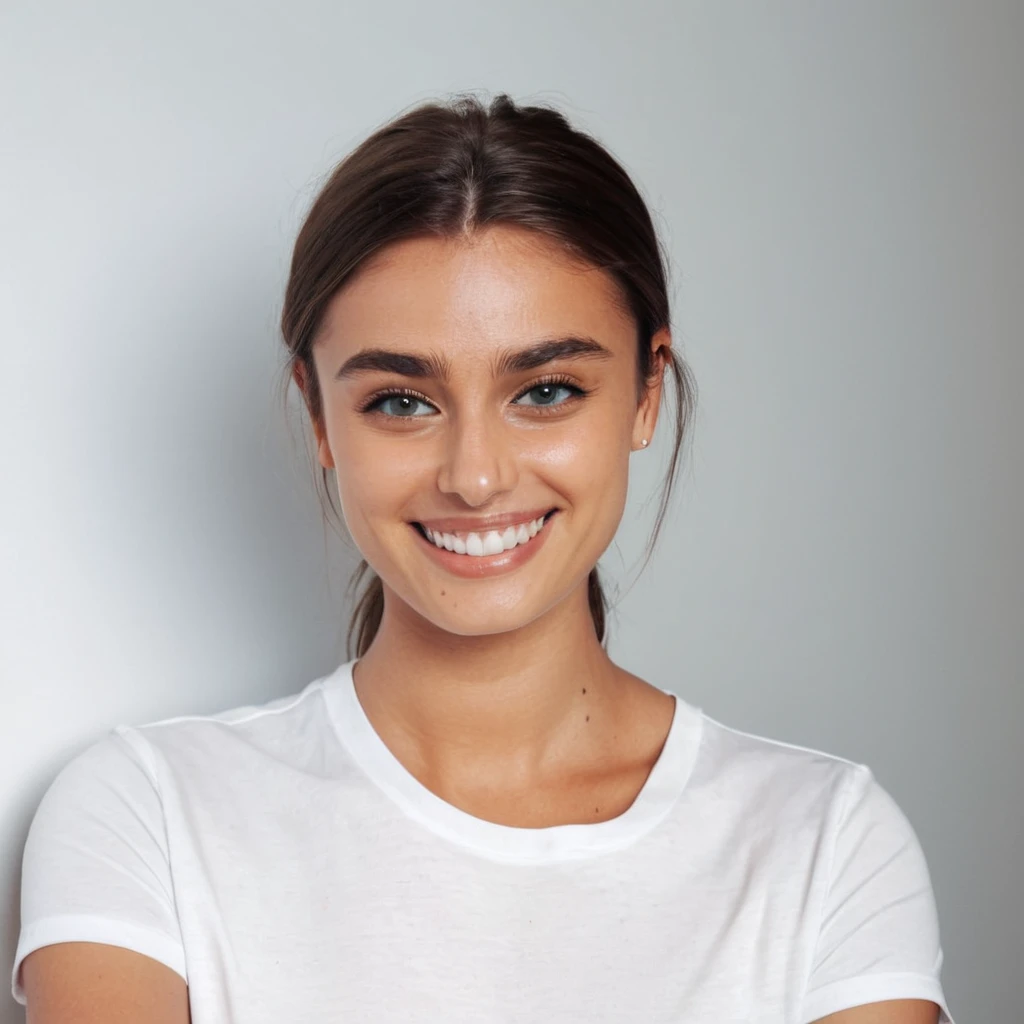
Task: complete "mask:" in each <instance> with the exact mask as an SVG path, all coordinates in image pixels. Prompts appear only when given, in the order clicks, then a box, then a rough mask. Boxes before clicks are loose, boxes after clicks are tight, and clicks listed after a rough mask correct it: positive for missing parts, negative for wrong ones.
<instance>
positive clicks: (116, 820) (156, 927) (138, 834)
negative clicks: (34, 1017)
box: [11, 732, 187, 1020]
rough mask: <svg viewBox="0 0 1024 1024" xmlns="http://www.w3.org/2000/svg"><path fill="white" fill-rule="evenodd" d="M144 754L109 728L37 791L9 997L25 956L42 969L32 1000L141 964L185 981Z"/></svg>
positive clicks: (134, 970)
mask: <svg viewBox="0 0 1024 1024" xmlns="http://www.w3.org/2000/svg"><path fill="white" fill-rule="evenodd" d="M147 753H148V751H147V749H146V748H144V747H140V748H136V746H135V745H134V744H133V743H131V742H129V740H128V739H126V738H125V736H124V735H119V734H118V733H117V732H114V733H110V734H108V735H107V736H106V737H104V738H103V739H101V740H99V741H97V742H96V743H94V744H93V745H92V746H90V747H88V748H86V750H84V751H83V752H82V753H80V754H79V755H78V756H77V757H75V758H74V759H73V760H72V761H70V762H69V763H68V764H67V765H65V767H64V768H63V770H62V771H61V772H60V773H59V774H58V775H57V777H56V779H54V781H53V782H52V783H51V785H50V787H49V789H48V790H47V792H46V793H45V794H44V796H43V798H42V800H41V802H40V804H39V807H38V809H37V810H36V813H35V816H34V817H33V819H32V824H31V826H30V827H29V833H28V838H27V840H26V843H25V850H24V854H23V858H22V879H21V932H20V935H19V939H18V947H17V950H16V951H15V960H14V965H13V972H12V976H11V984H12V989H11V991H12V994H13V995H14V998H15V999H16V1000H17V1001H18V1002H20V1003H23V1004H25V1003H27V990H26V989H25V986H24V981H25V978H24V975H25V971H24V965H25V964H26V963H27V962H28V959H29V958H30V957H32V958H34V959H33V963H34V964H36V965H39V964H42V965H43V966H42V968H40V967H39V966H36V967H35V968H34V970H35V972H36V974H37V986H36V992H37V999H43V1000H46V999H49V998H58V996H60V997H61V998H69V999H75V998H76V996H75V991H76V990H77V989H78V988H79V987H81V986H85V987H84V988H82V993H83V998H85V994H86V992H87V991H88V990H89V988H88V987H89V986H95V985H99V984H112V985H115V986H116V985H117V984H120V983H121V980H122V979H130V978H135V977H137V976H138V975H139V972H140V971H145V970H152V969H153V968H152V967H148V966H146V964H147V962H148V961H154V962H155V963H156V964H157V966H158V967H162V968H164V970H167V971H170V972H171V973H172V974H175V975H176V976H177V978H178V980H179V981H180V983H181V985H182V986H184V985H185V984H186V982H187V970H186V957H185V949H184V944H183V941H182V937H181V930H180V924H179V920H178V914H177V905H176V900H175V891H174V881H173V877H172V873H171V863H170V854H169V849H168V842H167V830H166V822H165V820H164V813H163V803H162V797H161V794H160V791H159V785H158V781H157V776H156V774H155V771H154V768H153V766H152V765H151V764H150V763H149V760H148V758H147V756H146V754H147ZM37 953H38V954H39V955H38V956H36V954H37ZM53 963H56V964H57V966H56V967H52V968H49V969H47V966H46V965H47V964H53ZM139 963H142V964H143V966H138V967H132V964H139ZM40 970H43V972H44V973H43V975H42V977H41V980H40V976H39V971H40ZM160 973H161V972H159V971H158V972H157V974H158V975H159V974H160ZM54 985H56V986H58V988H57V989H54V987H53V986H54ZM39 992H42V993H43V994H42V995H39V994H38V993H39ZM54 993H55V994H54ZM43 1019H46V1018H43ZM52 1019H54V1020H58V1019H61V1018H60V1017H59V1016H58V1017H56V1018H52ZM64 1019H66V1020H67V1019H70V1018H67V1017H65V1018H64ZM85 1019H91V1018H85ZM140 1019H145V1018H140Z"/></svg>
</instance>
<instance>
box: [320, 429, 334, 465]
mask: <svg viewBox="0 0 1024 1024" xmlns="http://www.w3.org/2000/svg"><path fill="white" fill-rule="evenodd" d="M316 454H317V458H318V459H319V460H320V465H321V466H323V467H324V469H334V456H333V455H332V454H331V446H330V445H329V444H328V443H327V437H326V435H325V436H323V437H320V436H319V435H318V436H317V443H316Z"/></svg>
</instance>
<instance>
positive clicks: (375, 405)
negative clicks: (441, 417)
mask: <svg viewBox="0 0 1024 1024" xmlns="http://www.w3.org/2000/svg"><path fill="white" fill-rule="evenodd" d="M388 405H390V406H391V408H390V409H388V408H387V407H388ZM417 405H422V406H423V407H424V409H425V410H426V411H425V412H415V411H414V410H415V408H416V406H417ZM363 411H364V412H370V411H380V412H382V413H384V415H385V416H394V417H395V418H396V419H410V418H412V417H415V416H429V415H430V414H431V413H432V412H433V408H432V407H431V406H430V405H429V404H428V403H427V402H425V401H423V399H422V398H417V397H416V396H415V395H406V394H402V393H401V392H398V393H392V394H390V395H381V396H380V397H379V398H378V399H376V400H375V401H373V402H371V403H370V405H368V406H367V407H366V408H365V409H364V410H363Z"/></svg>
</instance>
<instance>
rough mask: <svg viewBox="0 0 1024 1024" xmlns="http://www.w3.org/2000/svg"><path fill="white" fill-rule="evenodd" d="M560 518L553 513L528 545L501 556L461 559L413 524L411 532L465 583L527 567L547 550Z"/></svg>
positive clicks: (435, 558) (437, 560)
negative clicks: (539, 553)
mask: <svg viewBox="0 0 1024 1024" xmlns="http://www.w3.org/2000/svg"><path fill="white" fill-rule="evenodd" d="M557 517H558V513H557V512H553V513H552V514H551V515H550V516H548V518H547V519H546V520H545V522H544V525H543V526H542V527H541V528H540V529H539V530H538V531H537V532H536V533H535V534H534V535H533V536H532V537H531V538H530V539H529V540H528V541H527V542H526V543H525V544H517V545H516V546H515V547H514V548H512V549H511V550H509V551H502V552H501V553H500V554H497V555H480V556H474V555H460V554H457V553H456V552H454V551H449V550H448V549H447V548H439V547H438V546H437V545H436V544H435V543H434V542H433V541H430V540H427V538H426V537H424V536H423V534H422V533H420V530H419V527H418V526H413V525H412V523H410V524H409V529H410V530H412V532H413V533H414V534H416V536H417V538H418V539H419V542H420V543H421V544H422V545H423V546H424V547H425V548H426V549H427V551H428V553H429V554H430V556H431V557H432V558H433V559H434V560H435V561H436V562H437V564H438V565H439V566H441V568H442V569H446V570H447V571H448V572H450V573H452V575H454V576H462V577H464V578H465V579H480V578H481V577H485V576H497V575H498V574H499V573H503V572H511V571H512V570H513V569H518V568H519V567H520V566H521V565H525V564H526V563H527V562H528V561H529V560H530V559H531V558H533V556H534V555H535V554H536V553H537V552H538V551H540V549H541V548H542V547H543V546H544V542H545V540H547V536H548V533H550V532H551V523H552V520H554V519H556V518H557Z"/></svg>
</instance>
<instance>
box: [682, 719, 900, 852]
mask: <svg viewBox="0 0 1024 1024" xmlns="http://www.w3.org/2000/svg"><path fill="white" fill-rule="evenodd" d="M699 714H700V716H701V739H700V746H699V751H698V754H697V757H696V760H695V763H694V765H693V770H692V773H691V778H690V781H689V785H688V787H687V790H688V792H689V793H690V795H691V798H692V799H697V800H700V801H701V802H705V801H706V802H707V803H706V804H705V806H712V807H714V808H715V812H714V813H715V814H721V815H725V816H727V817H729V818H731V819H733V820H735V821H736V822H737V823H740V824H741V825H742V827H743V828H744V829H745V830H748V831H751V832H755V833H761V834H766V835H767V834H770V835H772V836H773V837H774V838H775V840H776V841H780V842H782V843H784V844H786V845H790V844H793V843H799V842H803V843H807V842H810V843H813V844H814V845H815V846H816V847H818V849H819V852H820V853H822V854H826V855H827V854H828V853H829V852H831V853H832V854H833V855H834V853H835V851H836V849H837V847H840V846H842V845H843V844H844V843H855V842H856V841H857V840H856V837H857V836H862V837H867V836H869V835H870V837H871V844H881V845H882V846H883V847H886V848H890V849H892V848H897V847H901V846H904V845H907V844H910V845H914V844H915V843H916V839H915V837H914V835H913V830H912V828H911V826H910V823H909V821H908V820H907V817H906V815H905V814H904V813H903V811H902V810H901V808H900V807H899V806H898V805H897V803H896V802H895V800H893V798H892V797H891V796H890V794H889V792H888V791H887V790H886V789H885V788H884V787H883V786H882V785H881V784H880V783H879V781H878V780H877V778H876V777H875V774H874V772H873V771H872V769H871V768H870V767H869V766H868V765H866V764H863V763H860V762H857V761H852V760H850V759H848V758H845V757H841V756H839V755H836V754H831V753H828V752H826V751H822V750H818V749H815V748H813V747H806V746H799V745H797V744H793V743H786V742H783V741H781V740H775V739H770V738H768V737H765V736H758V735H755V734H752V733H748V732H744V731H742V730H740V729H735V728H732V727H730V726H727V725H723V724H722V723H721V722H718V721H716V720H715V719H713V718H710V717H709V716H707V715H704V714H703V713H702V712H701V713H699ZM865 841H866V839H865Z"/></svg>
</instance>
